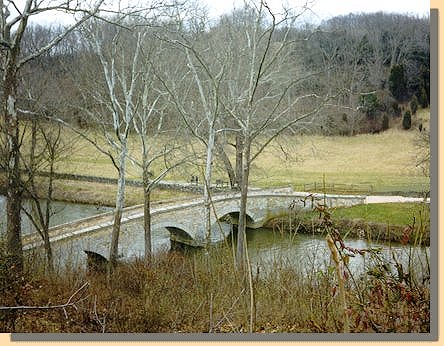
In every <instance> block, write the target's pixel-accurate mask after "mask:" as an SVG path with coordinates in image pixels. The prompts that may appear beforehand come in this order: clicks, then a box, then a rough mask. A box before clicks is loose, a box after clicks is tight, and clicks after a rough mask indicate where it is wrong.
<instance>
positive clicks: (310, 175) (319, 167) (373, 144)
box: [57, 110, 429, 204]
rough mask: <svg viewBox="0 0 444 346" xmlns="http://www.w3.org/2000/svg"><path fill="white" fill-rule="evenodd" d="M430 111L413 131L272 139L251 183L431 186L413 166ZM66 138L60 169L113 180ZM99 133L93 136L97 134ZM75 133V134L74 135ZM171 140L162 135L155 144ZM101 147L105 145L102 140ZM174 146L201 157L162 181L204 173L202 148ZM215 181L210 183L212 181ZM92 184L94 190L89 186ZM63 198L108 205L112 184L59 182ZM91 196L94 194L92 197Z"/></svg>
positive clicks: (393, 189) (82, 144)
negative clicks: (420, 128) (420, 127)
mask: <svg viewBox="0 0 444 346" xmlns="http://www.w3.org/2000/svg"><path fill="white" fill-rule="evenodd" d="M428 117H429V111H428V110H420V111H418V114H417V116H416V118H415V121H414V124H413V126H412V129H411V130H408V131H406V130H403V129H401V128H400V126H399V125H395V126H393V127H392V128H391V129H389V130H387V131H384V132H381V133H378V134H360V135H356V136H351V137H345V136H321V135H302V136H282V137H280V138H278V139H277V140H275V141H274V142H272V143H271V144H270V145H269V146H268V147H267V148H266V149H265V150H264V152H263V153H262V154H261V155H260V156H258V158H257V159H256V160H255V161H254V162H253V164H252V170H251V176H250V184H251V186H252V187H260V188H273V187H287V186H292V187H293V189H294V190H297V191H301V190H304V188H305V187H306V186H305V185H307V184H309V185H310V184H311V185H313V184H314V183H317V186H318V187H322V184H323V183H325V182H326V183H327V184H337V185H341V184H343V185H351V184H356V185H358V189H359V185H361V186H363V187H365V189H367V190H368V187H371V190H369V191H366V192H368V193H371V194H395V193H398V194H417V195H421V194H423V193H424V192H426V191H428V190H429V178H428V177H426V176H425V175H424V174H423V172H422V170H421V168H420V167H418V166H417V157H418V148H417V146H416V144H415V143H416V141H417V137H418V133H419V131H418V129H417V127H415V126H416V124H417V123H419V122H427V119H428ZM65 131H66V133H65V136H64V138H65V139H67V141H70V142H73V143H74V144H73V146H74V147H73V148H72V150H70V151H69V153H68V154H67V155H64V156H62V159H61V160H60V161H59V162H58V163H57V171H58V172H60V173H71V174H84V175H94V176H100V177H109V178H116V177H117V170H116V169H115V168H114V166H113V165H112V162H111V160H110V159H109V158H108V157H107V156H106V155H104V154H102V153H100V152H99V151H98V150H97V149H95V148H94V147H93V146H92V145H91V144H90V143H88V142H87V141H85V140H83V139H82V138H77V137H76V136H74V135H73V133H72V132H70V131H69V130H65ZM96 135H97V134H94V136H96ZM73 136H74V137H73ZM168 141H171V138H168V137H163V138H161V139H159V140H158V141H157V142H156V146H158V147H161V146H162V144H164V143H166V142H168ZM101 146H104V144H103V142H102V144H101ZM178 146H179V147H180V148H182V151H180V152H179V153H177V154H176V158H177V159H181V158H183V157H184V156H185V155H188V154H189V153H190V152H196V153H197V154H198V155H201V157H200V158H199V157H198V158H197V159H196V157H193V159H192V160H190V161H188V162H185V163H184V164H182V165H180V166H178V167H177V168H175V169H173V170H172V171H171V172H170V173H169V174H168V175H167V176H166V177H165V179H166V180H171V181H179V182H188V181H189V179H190V177H191V175H199V176H202V172H203V167H204V161H203V159H202V156H203V153H204V148H203V146H202V145H201V144H199V143H197V141H195V140H193V139H190V140H189V141H187V142H185V141H183V140H182V141H181V140H179V143H178ZM130 147H131V153H132V155H133V156H134V157H135V158H139V157H140V153H139V151H140V150H139V144H138V140H137V138H136V137H134V136H133V137H131V139H130ZM228 154H229V156H230V159H231V160H232V162H233V161H234V150H233V149H232V148H230V147H229V146H228ZM215 162H216V163H215V165H214V168H215V169H214V174H213V179H214V181H215V180H216V179H222V180H224V181H227V180H228V178H227V175H226V173H225V172H224V170H223V168H222V167H221V164H220V163H219V162H218V161H217V160H216V161H215ZM164 167H165V166H164V162H163V161H161V160H158V161H156V162H154V163H153V166H152V171H153V173H154V174H159V173H160V172H161V171H162V169H163V168H164ZM141 175H142V173H141V169H140V168H139V167H138V166H137V165H134V164H132V163H129V164H128V173H127V176H128V179H135V180H141ZM214 181H213V183H214ZM92 187H93V189H92V190H93V191H91V188H92ZM58 190H59V191H60V194H61V195H62V196H63V195H64V196H65V197H66V196H77V198H78V199H81V196H84V198H85V200H86V201H91V200H97V199H100V198H101V199H102V200H103V201H105V202H106V204H112V203H113V201H114V197H113V193H114V187H110V186H107V187H101V186H96V187H94V186H93V185H91V184H90V185H88V184H86V185H84V184H83V183H82V184H81V185H79V184H76V183H71V182H68V183H67V182H62V183H61V184H59V189H58ZM91 194H92V195H91ZM175 197H176V196H175V193H172V192H171V191H157V192H155V194H154V196H153V199H154V200H157V199H164V198H167V199H168V198H175ZM141 198H142V193H141V191H140V189H137V188H131V187H129V188H128V191H127V200H128V202H129V204H137V203H140V202H141V200H142V199H141Z"/></svg>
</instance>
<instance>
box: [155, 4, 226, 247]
mask: <svg viewBox="0 0 444 346" xmlns="http://www.w3.org/2000/svg"><path fill="white" fill-rule="evenodd" d="M177 18H178V20H177V27H178V28H175V29H176V30H175V31H172V30H171V28H165V29H169V31H168V30H166V34H165V33H164V35H163V36H162V37H161V39H162V40H165V41H167V42H169V43H171V44H172V46H173V48H172V50H173V51H176V52H180V53H181V57H182V64H181V65H179V66H180V67H181V68H182V69H185V72H184V71H183V70H182V71H176V72H177V73H173V74H171V73H168V74H167V73H166V71H158V72H157V75H158V78H159V79H160V80H161V82H162V84H163V86H164V87H165V89H166V91H167V92H168V93H169V95H170V98H171V102H172V103H173V104H174V105H175V108H176V110H177V112H178V113H179V114H180V115H181V118H182V120H183V122H184V124H185V125H186V127H187V128H188V130H189V131H190V132H191V133H192V135H193V136H194V137H195V138H197V139H198V140H199V141H200V142H201V143H202V144H204V146H205V148H206V153H205V168H204V172H203V176H204V186H203V191H204V192H203V198H204V205H205V208H204V210H205V215H204V222H205V230H206V238H207V239H206V240H207V242H208V241H209V240H210V238H211V222H210V216H211V181H212V174H213V165H214V155H215V147H216V137H217V134H218V133H219V132H221V131H223V130H222V129H221V128H220V122H219V116H220V113H221V103H220V92H221V84H222V81H223V80H224V76H225V68H226V62H225V61H224V59H220V60H218V58H220V57H218V56H217V55H216V54H215V52H214V49H216V47H215V46H214V43H215V42H214V41H213V40H212V38H211V36H206V35H205V34H204V33H205V30H206V28H205V25H204V24H202V23H205V22H206V20H205V14H204V13H201V12H199V11H197V12H196V11H192V15H191V17H190V18H185V19H184V18H181V14H180V13H178V14H177ZM186 20H188V23H186ZM184 27H187V29H184ZM217 43H218V42H217Z"/></svg>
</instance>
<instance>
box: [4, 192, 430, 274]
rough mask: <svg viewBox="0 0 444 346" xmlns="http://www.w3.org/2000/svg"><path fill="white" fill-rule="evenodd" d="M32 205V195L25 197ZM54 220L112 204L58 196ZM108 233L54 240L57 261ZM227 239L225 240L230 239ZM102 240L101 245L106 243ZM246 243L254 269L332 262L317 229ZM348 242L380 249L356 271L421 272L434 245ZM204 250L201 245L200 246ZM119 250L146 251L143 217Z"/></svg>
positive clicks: (161, 241)
mask: <svg viewBox="0 0 444 346" xmlns="http://www.w3.org/2000/svg"><path fill="white" fill-rule="evenodd" d="M25 205H26V206H27V208H29V201H28V202H27V203H25ZM53 207H54V210H53V214H54V215H53V216H52V218H51V225H52V226H54V225H58V224H62V223H67V222H70V221H74V220H77V219H81V218H85V217H88V216H93V215H97V214H100V213H104V212H106V211H109V210H111V208H104V207H97V206H95V205H86V204H76V203H65V202H54V204H53ZM5 208H6V201H5V198H4V197H3V196H0V234H2V233H4V231H3V230H4V228H5V227H4V225H5V222H6V216H5ZM22 222H23V233H24V234H26V233H29V232H32V231H33V227H32V225H31V223H30V221H29V220H28V217H27V216H26V215H24V214H23V216H22ZM107 236H108V235H105V233H103V232H101V231H98V232H95V233H94V234H93V235H90V236H88V237H86V238H87V239H84V238H81V237H79V238H74V239H70V240H69V241H59V242H56V243H53V252H54V259H55V264H56V266H58V267H64V266H66V265H68V264H69V266H70V267H77V266H85V265H86V254H85V253H84V252H83V250H88V249H91V248H92V249H96V248H99V249H100V248H102V250H103V251H102V252H103V253H107V251H108V248H107V245H105V244H108V243H109V242H108V240H107V239H106V237H107ZM230 243H231V242H230V241H228V242H227V244H228V245H227V246H232V245H230ZM102 244H103V245H102ZM247 244H248V252H249V257H250V259H251V262H252V266H253V267H254V268H253V270H254V271H255V272H256V271H257V270H259V271H260V272H267V271H269V270H272V269H273V268H276V267H280V268H282V267H293V268H294V267H297V268H299V269H301V270H303V271H304V274H306V275H310V274H313V271H323V270H325V269H327V268H328V267H329V266H330V265H331V263H330V252H329V249H328V247H327V243H326V240H325V236H323V235H319V234H302V233H289V232H282V233H281V232H279V231H274V230H271V229H267V228H260V229H254V230H253V229H250V230H247ZM152 245H153V252H154V254H156V253H160V252H165V251H170V249H171V243H170V235H169V232H168V231H167V230H159V229H157V230H154V231H153V234H152ZM345 245H346V246H348V247H350V248H353V249H369V248H372V249H378V253H377V255H371V254H370V253H366V254H365V255H364V256H361V255H359V254H357V255H355V256H354V257H351V258H350V269H351V270H352V271H353V272H354V273H355V274H357V273H359V272H362V271H363V270H367V269H368V268H369V267H371V266H372V265H374V264H375V263H376V262H375V261H374V259H375V257H376V256H377V257H378V258H379V261H378V263H381V262H380V261H381V260H384V261H386V262H392V263H393V256H396V259H397V260H398V261H399V262H400V263H402V264H403V265H404V266H407V265H408V264H409V263H408V262H409V260H413V262H414V267H415V268H416V269H417V270H418V272H423V273H425V272H426V268H427V261H428V260H429V258H430V248H429V247H424V246H409V245H402V244H400V243H391V244H390V243H387V242H370V241H367V240H366V239H355V238H353V239H346V240H345ZM197 251H202V250H197ZM119 253H120V254H121V256H122V258H123V259H125V260H126V259H131V258H135V257H139V256H143V253H144V239H143V228H142V226H141V223H138V224H129V225H126V226H124V227H123V229H122V231H121V235H120V244H119Z"/></svg>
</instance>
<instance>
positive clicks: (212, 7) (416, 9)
mask: <svg viewBox="0 0 444 346" xmlns="http://www.w3.org/2000/svg"><path fill="white" fill-rule="evenodd" d="M24 1H25V0H16V1H15V2H16V3H17V4H18V5H19V7H20V4H23V3H24ZM127 1H130V0H127ZM199 1H200V2H202V3H204V4H206V6H207V7H208V10H209V14H210V16H211V17H213V18H217V17H218V16H219V15H220V14H223V13H226V12H229V11H230V10H231V9H233V8H234V7H241V6H242V5H243V0H199ZM306 1H308V2H310V3H312V5H311V6H310V8H311V12H310V13H309V16H306V17H304V20H305V21H310V22H312V23H318V22H320V21H321V20H323V19H328V18H331V17H334V16H337V15H343V14H349V13H351V12H354V13H357V12H367V13H368V12H378V11H384V12H398V13H408V14H414V15H418V16H421V17H422V16H424V15H428V12H429V10H430V2H429V0H267V3H268V4H269V5H270V7H271V8H273V9H276V10H277V9H278V7H279V6H280V4H281V3H282V2H284V3H286V4H288V5H290V7H298V6H301V5H302V4H303V3H305V2H306ZM136 2H139V3H143V2H144V0H136ZM33 21H37V22H41V23H42V24H43V23H50V22H54V21H58V22H61V23H63V24H67V18H66V17H64V16H63V15H61V14H60V13H58V14H57V15H56V16H54V15H50V16H43V15H39V16H38V17H36V18H35V19H34V20H33Z"/></svg>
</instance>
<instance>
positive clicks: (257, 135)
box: [220, 1, 322, 266]
mask: <svg viewBox="0 0 444 346" xmlns="http://www.w3.org/2000/svg"><path fill="white" fill-rule="evenodd" d="M304 11H305V8H303V9H302V10H299V11H297V12H295V13H294V12H292V11H291V10H284V11H283V12H281V13H279V14H277V13H275V12H274V11H273V10H272V9H271V8H270V7H269V6H268V5H267V3H266V2H265V1H259V2H247V3H246V4H245V8H244V9H243V10H241V11H237V12H234V13H232V14H231V16H227V17H225V18H224V19H223V25H222V24H221V28H224V33H223V35H222V37H224V38H225V39H222V42H225V43H226V44H225V46H224V48H222V49H221V51H222V50H223V52H221V53H220V54H223V55H224V56H228V57H230V58H229V61H227V63H226V65H227V66H229V68H228V69H229V71H228V72H227V77H226V84H225V92H224V93H223V94H222V95H223V97H222V98H221V103H222V104H223V107H224V111H225V112H226V113H227V114H228V116H229V117H230V118H231V119H232V121H234V123H235V129H234V132H236V133H237V134H238V135H240V138H241V139H242V145H241V146H240V149H241V155H242V173H241V185H240V190H241V201H240V215H239V226H238V239H237V263H238V264H239V266H244V262H245V260H246V257H245V255H246V226H247V219H246V215H247V198H248V188H249V175H250V168H251V164H252V162H253V161H254V160H255V159H256V158H257V157H258V155H260V154H261V152H262V151H263V150H264V149H265V148H266V147H267V146H268V145H269V144H270V143H271V142H272V141H273V140H274V139H275V138H276V137H277V136H279V135H280V134H281V133H283V132H285V131H287V130H288V131H291V130H293V129H294V127H295V126H297V125H298V124H299V123H303V122H312V121H313V120H314V116H315V115H316V114H317V112H318V110H319V109H320V107H321V106H320V105H321V104H322V103H321V102H319V96H318V95H317V94H316V93H314V92H312V93H310V92H308V93H307V91H306V90H303V89H301V88H300V85H301V84H302V82H304V81H306V80H307V79H309V78H310V77H311V75H310V74H309V73H305V72H304V71H302V70H301V68H300V66H299V65H298V63H297V62H298V61H297V60H295V43H296V40H295V39H294V37H292V32H293V31H294V22H295V20H296V19H297V18H299V17H300V16H301V15H302V14H303V13H304ZM278 31H279V35H277V33H278Z"/></svg>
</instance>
